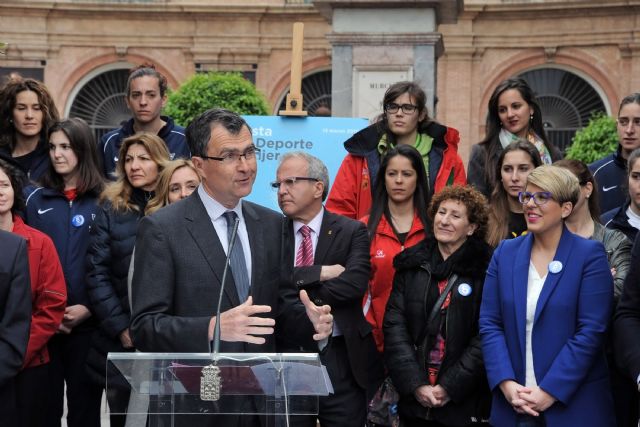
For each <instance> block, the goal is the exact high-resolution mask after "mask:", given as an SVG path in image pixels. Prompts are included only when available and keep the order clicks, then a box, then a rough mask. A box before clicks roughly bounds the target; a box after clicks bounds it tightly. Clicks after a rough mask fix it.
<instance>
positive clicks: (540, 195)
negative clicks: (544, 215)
mask: <svg viewBox="0 0 640 427" xmlns="http://www.w3.org/2000/svg"><path fill="white" fill-rule="evenodd" d="M552 198H553V197H552V195H551V192H549V191H538V192H535V193H529V192H528V191H521V192H519V193H518V200H519V201H520V203H522V204H523V205H526V204H527V203H529V200H531V199H533V203H535V204H536V205H538V206H540V205H544V204H545V203H547V202H548V201H549V200H551V199H552Z"/></svg>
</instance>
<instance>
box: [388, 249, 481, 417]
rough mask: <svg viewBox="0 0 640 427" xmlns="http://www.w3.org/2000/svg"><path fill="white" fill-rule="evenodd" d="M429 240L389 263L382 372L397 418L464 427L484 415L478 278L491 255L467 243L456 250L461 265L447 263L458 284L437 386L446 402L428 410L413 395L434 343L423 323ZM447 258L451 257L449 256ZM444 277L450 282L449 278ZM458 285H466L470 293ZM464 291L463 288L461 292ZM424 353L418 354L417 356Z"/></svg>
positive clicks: (428, 305) (429, 281) (427, 309)
mask: <svg viewBox="0 0 640 427" xmlns="http://www.w3.org/2000/svg"><path fill="white" fill-rule="evenodd" d="M437 250H438V248H437V244H436V242H435V240H434V239H433V238H429V239H427V240H425V241H423V242H422V243H420V244H418V245H416V246H414V247H412V248H409V249H407V250H405V251H404V252H401V253H400V254H399V255H398V256H397V257H396V259H395V260H394V265H395V268H396V276H395V279H394V282H393V290H392V291H391V296H390V298H389V302H388V303H387V309H386V313H385V317H384V325H383V329H384V342H385V348H384V353H385V362H386V366H387V368H388V370H389V373H390V375H391V379H392V380H393V384H394V385H395V386H396V388H397V390H398V392H399V393H400V396H401V397H400V405H399V410H400V414H401V415H402V416H408V417H412V418H425V419H433V420H435V421H437V422H440V423H442V424H445V425H467V424H469V423H470V422H471V421H472V419H486V418H488V415H489V408H490V393H489V388H488V385H487V381H486V374H485V370H484V362H483V359H482V349H481V345H480V337H479V335H478V317H479V314H480V302H481V300H482V288H483V284H484V277H485V273H486V270H487V266H488V265H489V261H490V259H491V253H492V249H491V248H490V247H489V246H488V245H487V244H486V243H484V242H483V241H481V240H480V239H478V238H475V237H471V238H469V239H468V240H467V242H466V243H465V244H464V245H463V246H462V247H461V248H460V249H459V251H463V252H462V253H461V254H460V255H461V259H462V260H464V262H457V263H453V267H452V272H451V275H452V274H453V273H455V274H457V275H458V278H457V280H456V282H455V284H454V286H453V288H452V290H451V301H450V304H449V307H448V309H447V310H446V315H445V316H446V317H445V324H444V326H443V328H442V332H444V333H443V335H446V336H445V357H444V360H443V361H442V365H441V367H440V371H439V375H438V379H437V383H438V384H440V385H441V386H442V387H443V388H444V389H445V390H447V393H448V394H449V397H450V398H451V401H450V402H449V403H448V404H446V405H445V406H443V407H442V408H436V409H428V408H425V407H423V406H421V405H420V404H419V403H418V401H417V400H416V399H415V397H414V395H413V393H414V390H415V389H416V388H417V387H418V386H421V385H428V384H429V380H428V375H427V366H426V359H427V355H428V353H429V351H430V350H431V348H432V347H433V344H434V339H435V337H432V336H430V335H429V334H428V333H427V331H426V329H427V319H428V317H429V314H430V313H431V309H432V307H433V305H434V304H435V302H436V300H437V298H438V291H437V288H435V290H434V289H431V287H433V286H436V287H437V280H435V279H434V278H432V274H431V271H432V269H433V267H434V266H431V265H430V263H431V259H432V253H433V251H437ZM452 256H453V255H452ZM449 277H450V276H449ZM462 284H467V285H470V287H471V293H470V294H467V295H466V296H464V295H463V294H466V292H464V290H465V287H461V285H462ZM467 289H468V288H467ZM423 349H424V350H423Z"/></svg>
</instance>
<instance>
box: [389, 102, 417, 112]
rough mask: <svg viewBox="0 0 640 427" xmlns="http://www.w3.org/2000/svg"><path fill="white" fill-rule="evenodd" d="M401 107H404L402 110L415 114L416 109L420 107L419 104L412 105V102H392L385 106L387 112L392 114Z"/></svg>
mask: <svg viewBox="0 0 640 427" xmlns="http://www.w3.org/2000/svg"><path fill="white" fill-rule="evenodd" d="M399 109H402V112H403V113H405V114H413V113H414V111H416V110H417V109H418V106H417V105H412V104H402V105H398V104H395V103H393V102H392V103H391V104H387V105H385V106H384V111H386V112H387V113H390V114H395V113H397V112H398V110H399Z"/></svg>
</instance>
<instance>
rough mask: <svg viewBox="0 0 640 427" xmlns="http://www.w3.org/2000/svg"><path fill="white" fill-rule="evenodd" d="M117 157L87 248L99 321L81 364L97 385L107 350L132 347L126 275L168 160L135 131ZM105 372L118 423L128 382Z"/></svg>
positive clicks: (157, 142) (161, 146) (153, 139)
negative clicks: (114, 176) (112, 179)
mask: <svg viewBox="0 0 640 427" xmlns="http://www.w3.org/2000/svg"><path fill="white" fill-rule="evenodd" d="M118 158H119V159H120V160H119V161H118V163H117V165H116V174H117V177H118V179H117V181H116V182H113V183H111V184H109V185H108V186H107V187H106V188H105V189H104V191H103V192H102V194H101V195H100V202H101V205H100V209H99V210H98V214H97V216H96V219H95V221H94V224H93V227H92V228H91V238H90V244H89V250H88V252H87V268H88V271H87V282H88V291H89V299H90V301H91V303H92V306H93V311H94V315H95V316H96V318H97V320H98V322H99V329H98V331H97V333H96V334H95V335H94V340H93V345H92V348H91V349H90V350H89V354H88V356H87V365H88V372H89V375H90V377H91V379H92V380H93V381H94V382H96V383H97V384H100V385H102V386H104V385H105V380H106V378H105V367H106V366H107V365H106V357H107V353H109V352H123V351H133V350H134V348H133V343H132V341H131V337H130V335H129V322H130V318H131V310H130V305H129V301H128V299H129V296H128V289H127V275H128V272H129V264H130V261H131V254H132V252H133V247H134V245H135V241H136V231H137V228H138V222H139V220H140V219H141V218H142V217H143V215H144V214H145V209H146V207H147V202H148V201H149V200H150V199H151V198H152V197H153V195H154V191H155V189H156V184H157V181H158V175H159V174H160V172H162V170H163V168H164V165H165V163H166V162H168V161H169V151H168V150H167V146H166V144H165V143H164V141H163V140H162V139H160V137H158V136H157V135H154V134H151V133H138V134H135V135H133V136H131V137H129V138H126V139H125V140H124V141H123V142H122V146H121V147H120V151H119V155H118ZM107 374H108V375H109V378H108V382H109V389H108V390H107V401H108V402H109V408H110V410H111V417H110V418H111V426H113V427H115V426H124V422H125V420H126V415H122V414H124V413H126V410H127V405H128V403H129V387H128V386H127V385H126V383H125V380H124V379H123V378H121V377H119V376H118V375H117V373H115V372H113V371H112V370H111V369H110V370H109V371H108V372H107Z"/></svg>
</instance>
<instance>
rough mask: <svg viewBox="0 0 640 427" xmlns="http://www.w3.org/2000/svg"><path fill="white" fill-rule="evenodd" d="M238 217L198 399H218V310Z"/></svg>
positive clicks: (225, 265)
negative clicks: (207, 362) (209, 358)
mask: <svg viewBox="0 0 640 427" xmlns="http://www.w3.org/2000/svg"><path fill="white" fill-rule="evenodd" d="M239 224H240V218H238V217H236V219H235V221H234V224H233V229H232V231H231V237H230V238H229V246H228V249H227V258H226V259H225V262H224V270H223V271H222V283H221V284H220V295H219V296H218V308H217V309H216V324H215V325H214V327H213V340H212V342H211V343H210V347H209V348H210V353H211V355H210V356H211V364H210V365H208V366H205V367H203V368H202V376H201V377H200V399H201V400H206V401H217V400H219V399H220V389H221V387H222V384H221V382H222V380H221V378H220V368H219V367H218V366H217V362H218V357H219V353H220V312H221V310H222V295H224V285H225V283H226V281H227V274H228V272H229V260H230V258H231V251H232V250H233V245H234V244H235V242H236V237H237V235H238V225H239Z"/></svg>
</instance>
